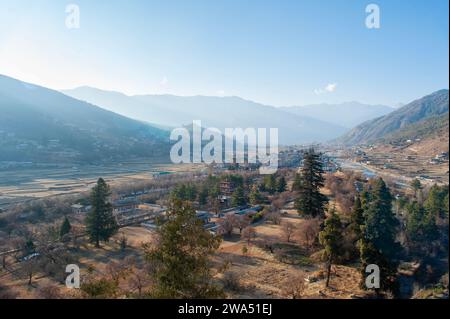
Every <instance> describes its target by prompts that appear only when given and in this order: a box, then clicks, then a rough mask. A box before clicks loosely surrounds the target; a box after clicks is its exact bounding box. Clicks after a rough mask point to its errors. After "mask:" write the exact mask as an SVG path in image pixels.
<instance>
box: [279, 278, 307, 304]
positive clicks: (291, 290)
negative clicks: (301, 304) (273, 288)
mask: <svg viewBox="0 0 450 319" xmlns="http://www.w3.org/2000/svg"><path fill="white" fill-rule="evenodd" d="M305 286H306V285H305V275H304V274H303V272H301V273H299V274H296V275H294V276H291V277H290V278H289V279H288V280H287V281H286V282H285V284H284V288H283V291H282V293H283V295H284V296H285V297H286V298H292V299H300V298H301V297H302V296H303V294H304V291H305Z"/></svg>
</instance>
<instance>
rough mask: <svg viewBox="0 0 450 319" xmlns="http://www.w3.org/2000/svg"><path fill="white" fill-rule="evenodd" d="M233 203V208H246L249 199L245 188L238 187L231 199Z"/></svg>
mask: <svg viewBox="0 0 450 319" xmlns="http://www.w3.org/2000/svg"><path fill="white" fill-rule="evenodd" d="M231 203H232V205H233V206H244V205H246V204H247V199H246V198H245V194H244V188H243V187H242V186H238V187H237V188H236V190H235V191H234V193H233V196H232V198H231Z"/></svg>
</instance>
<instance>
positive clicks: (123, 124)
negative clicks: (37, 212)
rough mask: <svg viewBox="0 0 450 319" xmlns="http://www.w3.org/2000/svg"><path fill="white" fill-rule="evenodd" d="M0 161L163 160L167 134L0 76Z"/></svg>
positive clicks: (92, 106) (66, 97)
mask: <svg viewBox="0 0 450 319" xmlns="http://www.w3.org/2000/svg"><path fill="white" fill-rule="evenodd" d="M0 114H1V116H0V161H45V162H85V161H96V162H97V161H101V160H105V161H106V160H108V161H110V160H114V159H124V158H127V159H130V158H136V157H138V158H142V157H145V158H163V157H164V156H165V157H168V154H169V139H168V136H169V135H168V132H167V131H164V130H161V129H158V128H155V127H152V126H150V125H149V124H147V123H144V122H140V121H136V120H132V119H129V118H126V117H124V116H121V115H118V114H115V113H113V112H110V111H107V110H104V109H102V108H100V107H97V106H95V105H92V104H89V103H86V102H82V101H79V100H76V99H74V98H72V97H69V96H66V95H64V94H62V93H60V92H57V91H54V90H50V89H47V88H44V87H41V86H37V85H33V84H29V83H25V82H21V81H18V80H15V79H12V78H9V77H6V76H2V75H0Z"/></svg>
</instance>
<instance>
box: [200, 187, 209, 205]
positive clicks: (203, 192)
mask: <svg viewBox="0 0 450 319" xmlns="http://www.w3.org/2000/svg"><path fill="white" fill-rule="evenodd" d="M198 203H199V204H200V205H206V204H207V203H208V188H207V187H206V186H204V187H202V188H201V189H200V192H199V193H198Z"/></svg>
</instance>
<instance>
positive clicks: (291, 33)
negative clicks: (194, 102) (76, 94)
mask: <svg viewBox="0 0 450 319" xmlns="http://www.w3.org/2000/svg"><path fill="white" fill-rule="evenodd" d="M372 2H373V3H376V4H378V5H379V7H380V10H381V28H380V29H368V28H366V26H365V19H366V16H367V13H366V12H365V8H366V6H367V5H368V4H370V3H372ZM70 3H74V4H77V5H78V6H79V8H80V28H79V29H68V28H66V26H65V19H66V16H67V13H66V12H65V8H66V5H68V4H70ZM448 10H449V8H448V1H447V0H412V1H406V0H388V1H370V0H369V1H362V0H361V1H360V0H309V1H300V0H292V1H288V0H279V1H275V0H208V1H207V0H161V1H153V0H146V1H144V0H142V1H132V0H129V1H125V0H123V1H119V0H116V1H112V0H111V1H106V0H83V1H82V0H71V1H60V0H46V1H43V0H42V1H40V0H35V1H25V0H0V74H6V75H10V76H12V77H16V78H18V79H21V80H25V81H30V82H33V83H37V84H41V85H44V86H47V87H51V88H55V89H65V88H73V87H77V86H82V85H89V86H94V87H99V88H103V89H108V90H118V91H122V92H125V93H127V94H145V93H151V94H166V93H167V94H177V95H219V96H220V95H237V96H241V97H243V98H247V99H251V100H254V101H257V102H262V103H266V104H272V105H276V106H282V105H283V106H285V105H303V104H310V103H321V102H327V103H338V102H343V101H351V100H357V101H361V102H365V103H373V104H378V103H380V104H388V105H396V104H398V103H406V102H409V101H411V100H413V99H415V98H418V97H420V96H423V95H426V94H428V93H431V92H433V91H435V90H438V89H442V88H448V85H449V84H448V81H449V80H448V76H449V75H448V68H449V65H448V63H449V62H448V56H449V49H448V47H449V43H448V36H449V35H448V28H449V25H448V23H449V21H448Z"/></svg>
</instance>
